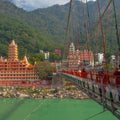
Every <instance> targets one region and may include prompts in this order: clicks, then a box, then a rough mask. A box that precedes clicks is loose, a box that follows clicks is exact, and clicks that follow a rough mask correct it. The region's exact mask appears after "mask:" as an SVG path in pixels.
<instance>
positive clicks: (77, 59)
mask: <svg viewBox="0 0 120 120" xmlns="http://www.w3.org/2000/svg"><path fill="white" fill-rule="evenodd" d="M67 62H68V68H69V69H78V68H79V67H80V66H86V65H93V64H94V55H93V52H92V51H88V50H84V51H79V50H75V45H74V43H73V42H72V43H71V44H70V47H69V54H68V56H67Z"/></svg>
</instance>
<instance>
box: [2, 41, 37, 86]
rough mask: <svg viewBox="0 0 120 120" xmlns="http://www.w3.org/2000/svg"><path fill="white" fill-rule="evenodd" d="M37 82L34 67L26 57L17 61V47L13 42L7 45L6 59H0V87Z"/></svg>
mask: <svg viewBox="0 0 120 120" xmlns="http://www.w3.org/2000/svg"><path fill="white" fill-rule="evenodd" d="M37 80H39V78H38V76H37V74H36V72H35V66H33V65H31V64H30V63H29V62H28V60H27V57H26V56H24V58H23V60H19V59H18V46H17V44H16V43H15V41H14V40H13V41H12V42H11V44H9V48H8V59H3V58H2V57H1V58H0V86H5V85H6V86H15V85H18V84H21V83H24V82H33V81H37Z"/></svg>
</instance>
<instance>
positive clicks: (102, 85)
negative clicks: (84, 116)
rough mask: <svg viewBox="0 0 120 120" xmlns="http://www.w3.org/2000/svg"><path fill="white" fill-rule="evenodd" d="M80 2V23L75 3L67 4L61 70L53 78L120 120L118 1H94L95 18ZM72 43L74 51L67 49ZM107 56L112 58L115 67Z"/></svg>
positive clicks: (119, 29)
mask: <svg viewBox="0 0 120 120" xmlns="http://www.w3.org/2000/svg"><path fill="white" fill-rule="evenodd" d="M82 2H83V4H82V5H81V8H80V9H79V10H80V12H79V14H82V15H81V16H82V17H81V18H82V20H79V19H78V18H77V17H76V16H77V15H76V14H78V13H77V12H76V9H77V5H76V4H75V1H74V0H71V1H70V6H69V12H68V21H67V28H66V35H65V43H64V45H65V46H64V55H63V60H62V66H61V69H60V70H57V71H56V74H59V75H60V76H61V77H62V78H65V79H66V80H68V81H71V82H72V83H73V84H75V85H77V86H78V87H79V88H80V89H81V90H82V91H84V92H85V93H87V94H88V95H89V96H90V97H91V98H92V99H93V100H95V101H97V102H98V103H100V104H101V105H103V110H104V109H108V110H110V111H111V112H112V113H113V114H114V115H115V116H116V117H117V118H118V119H120V32H119V31H120V23H119V17H120V16H119V13H118V11H119V8H118V6H119V5H120V1H119V0H104V1H102V0H97V1H96V2H95V4H96V6H97V8H95V9H94V8H93V9H94V10H96V13H95V14H93V13H92V10H91V9H90V7H89V4H88V3H89V2H88V1H87V0H82ZM91 4H92V3H91ZM93 7H94V6H93ZM96 16H97V17H96ZM94 17H95V18H94ZM71 42H72V43H75V45H76V46H77V51H75V48H74V47H73V48H71V49H70V48H69V44H70V43H71ZM68 50H69V51H68ZM81 51H82V52H81ZM84 51H86V52H84ZM91 52H92V53H93V55H91ZM101 52H102V53H103V61H102V63H98V62H97V57H96V56H98V53H101ZM86 53H87V54H86ZM108 53H110V54H111V55H112V54H113V55H114V56H115V59H114V65H111V64H112V63H111V62H110V60H109V58H108V57H109V55H108ZM69 55H70V56H71V57H70V56H69ZM86 56H87V57H86ZM91 56H92V57H91ZM92 60H93V62H91V61H92Z"/></svg>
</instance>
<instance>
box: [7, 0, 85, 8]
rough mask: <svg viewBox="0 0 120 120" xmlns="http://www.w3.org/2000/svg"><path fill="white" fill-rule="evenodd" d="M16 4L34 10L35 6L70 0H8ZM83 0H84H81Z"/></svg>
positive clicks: (46, 5)
mask: <svg viewBox="0 0 120 120" xmlns="http://www.w3.org/2000/svg"><path fill="white" fill-rule="evenodd" d="M9 1H11V2H13V3H14V4H15V5H16V6H18V7H20V8H23V9H25V10H34V9H37V8H44V7H48V6H51V5H54V4H60V5H61V4H65V3H67V2H69V1H70V0H9ZM83 1H85V0H83Z"/></svg>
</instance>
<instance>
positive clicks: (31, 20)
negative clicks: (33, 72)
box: [0, 0, 120, 56]
mask: <svg viewBox="0 0 120 120" xmlns="http://www.w3.org/2000/svg"><path fill="white" fill-rule="evenodd" d="M100 1H101V3H100V5H101V12H103V10H104V8H105V7H106V4H107V3H108V0H100ZM116 3H117V4H116V6H117V7H116V8H117V14H118V16H120V15H119V14H120V13H119V5H120V1H119V0H116ZM83 6H84V7H86V6H85V4H84V3H82V2H80V1H75V2H74V10H73V12H72V15H71V16H72V19H71V21H72V20H73V21H72V22H73V23H74V26H72V27H73V29H75V24H78V32H79V36H78V37H81V36H83V38H82V39H81V42H80V43H81V45H83V44H85V37H84V29H83V27H84V17H83V11H82V8H83ZM68 8H69V3H68V4H65V5H54V6H51V7H48V8H44V9H37V10H34V11H31V12H27V11H24V10H23V9H20V8H17V7H16V6H15V5H14V4H12V3H10V2H9V0H8V1H6V0H0V55H3V56H6V55H7V47H8V44H9V43H10V42H11V39H15V41H16V42H17V43H18V45H19V52H20V56H21V55H22V56H23V53H24V52H25V51H27V53H28V54H30V53H31V54H33V53H38V52H39V49H43V50H46V51H52V50H54V49H55V48H62V47H63V43H64V39H65V30H66V25H67V17H68ZM88 9H89V22H90V26H89V32H91V31H92V30H93V26H94V25H95V23H96V21H97V20H98V11H97V3H96V2H88ZM74 11H76V12H74ZM112 12H113V11H111V13H112ZM73 13H74V14H73ZM75 16H76V21H75V19H74V18H75ZM86 16H87V13H86ZM106 16H107V15H106ZM106 18H107V17H106ZM106 18H104V19H105V20H106ZM109 19H110V22H109V23H110V24H113V23H114V17H113V14H112V15H110V16H109ZM117 19H118V22H119V21H120V17H118V18H117ZM103 22H104V23H103V25H104V26H105V25H106V24H105V23H106V21H103ZM73 23H72V24H73ZM109 29H111V30H112V29H113V31H114V33H115V27H114V24H113V26H112V27H110V28H109ZM73 33H74V34H75V33H76V32H75V31H74V32H73ZM108 34H109V35H108V36H109V38H112V37H113V36H115V34H114V35H113V36H112V37H111V33H110V32H109V33H108ZM113 38H114V37H113ZM99 39H100V38H99ZM91 43H93V41H92V42H91ZM109 43H110V42H109ZM112 44H113V42H111V43H110V45H109V47H110V46H111V45H112ZM100 47H102V42H101V43H100Z"/></svg>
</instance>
